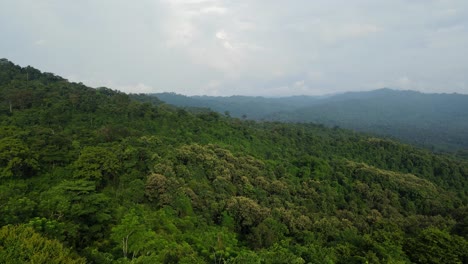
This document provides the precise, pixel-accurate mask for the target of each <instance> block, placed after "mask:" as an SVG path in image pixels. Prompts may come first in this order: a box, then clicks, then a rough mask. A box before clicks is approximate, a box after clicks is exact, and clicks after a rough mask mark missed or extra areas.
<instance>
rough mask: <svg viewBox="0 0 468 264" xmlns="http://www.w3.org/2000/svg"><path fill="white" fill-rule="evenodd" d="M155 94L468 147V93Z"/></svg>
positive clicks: (235, 112) (256, 115)
mask: <svg viewBox="0 0 468 264" xmlns="http://www.w3.org/2000/svg"><path fill="white" fill-rule="evenodd" d="M155 96H157V97H158V98H160V99H161V100H163V101H165V102H167V103H169V104H174V105H177V106H190V107H207V108H211V109H212V110H215V111H218V112H220V113H224V112H225V111H228V112H230V113H231V115H232V116H234V117H242V116H243V115H245V116H247V118H251V119H256V120H274V121H284V122H314V123H320V124H325V125H327V126H340V127H344V128H349V129H354V130H358V131H363V132H369V133H375V134H378V135H385V136H390V137H394V138H397V139H400V140H403V141H405V142H409V143H414V144H418V145H420V146H425V147H430V148H435V149H437V150H442V151H458V150H467V149H468V95H462V94H425V93H420V92H416V91H400V90H392V89H388V88H384V89H379V90H374V91H366V92H348V93H343V94H337V95H332V96H326V97H310V96H295V97H284V98H265V97H245V96H232V97H210V96H194V97H187V96H182V95H177V94H167V93H166V94H155Z"/></svg>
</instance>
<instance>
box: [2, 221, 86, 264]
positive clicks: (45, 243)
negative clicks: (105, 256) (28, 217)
mask: <svg viewBox="0 0 468 264" xmlns="http://www.w3.org/2000/svg"><path fill="white" fill-rule="evenodd" d="M0 263H37V264H41V263H44V264H46V263H47V264H63V263H70V264H84V263H86V261H85V259H84V258H81V257H78V256H77V255H76V254H75V253H73V252H72V251H71V250H70V249H68V248H66V247H64V246H63V245H62V244H61V243H60V242H58V241H57V240H52V239H47V238H45V237H43V236H42V235H40V234H39V233H36V232H35V231H34V229H32V228H31V227H28V226H25V225H19V226H12V225H8V226H4V227H2V228H1V229H0Z"/></svg>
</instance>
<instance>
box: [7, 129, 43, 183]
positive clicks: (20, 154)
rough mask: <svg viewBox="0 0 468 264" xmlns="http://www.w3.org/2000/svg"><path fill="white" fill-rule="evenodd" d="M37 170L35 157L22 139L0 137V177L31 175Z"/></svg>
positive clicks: (37, 165) (37, 164)
mask: <svg viewBox="0 0 468 264" xmlns="http://www.w3.org/2000/svg"><path fill="white" fill-rule="evenodd" d="M38 170H39V163H38V162H37V158H36V157H35V155H34V153H33V152H31V151H30V149H29V148H28V146H27V145H26V144H25V143H24V142H23V141H21V140H19V139H16V138H12V137H7V138H3V139H0V178H2V177H18V178H24V177H31V176H33V175H34V174H35V172H37V171H38Z"/></svg>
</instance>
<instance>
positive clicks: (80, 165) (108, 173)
mask: <svg viewBox="0 0 468 264" xmlns="http://www.w3.org/2000/svg"><path fill="white" fill-rule="evenodd" d="M119 164H120V162H119V160H118V158H117V155H116V154H115V153H114V152H113V151H112V150H110V149H108V148H104V147H85V148H84V149H83V150H82V151H81V154H80V156H79V157H78V159H77V160H76V161H75V163H74V164H73V165H74V168H75V169H76V171H75V174H74V176H75V178H78V179H83V180H89V181H94V182H96V183H97V186H102V185H103V184H105V183H107V182H109V181H112V180H113V181H115V180H117V175H118V172H119V169H120V165H119Z"/></svg>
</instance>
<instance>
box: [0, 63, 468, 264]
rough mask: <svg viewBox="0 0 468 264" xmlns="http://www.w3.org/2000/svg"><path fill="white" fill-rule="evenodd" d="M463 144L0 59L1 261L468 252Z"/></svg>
mask: <svg viewBox="0 0 468 264" xmlns="http://www.w3.org/2000/svg"><path fill="white" fill-rule="evenodd" d="M467 177H468V159H466V158H464V157H463V156H460V155H452V154H450V153H446V154H440V153H439V154H436V153H433V152H431V151H430V150H428V149H424V148H420V147H415V146H411V145H407V144H403V143H400V142H398V141H394V140H390V139H386V138H380V137H376V136H373V135H368V134H363V133H358V132H354V131H351V130H345V129H341V128H339V127H334V128H330V127H327V126H324V125H320V124H314V123H302V124H295V123H281V122H273V121H272V122H267V121H251V120H244V119H242V118H234V117H231V116H230V115H229V114H227V113H226V114H220V113H217V112H212V111H210V110H206V109H197V110H187V109H182V108H178V107H175V106H171V105H169V104H166V103H164V102H163V101H161V100H159V99H158V98H157V97H154V96H148V95H145V94H125V93H123V92H119V91H116V90H112V89H109V88H105V87H101V88H90V87H87V86H85V85H84V84H82V83H74V82H69V81H67V80H66V79H64V78H62V77H60V76H57V75H55V74H52V73H45V72H41V71H39V70H37V69H35V68H33V67H30V66H28V67H20V66H18V65H15V64H14V63H13V62H10V61H8V60H7V59H1V60H0V263H215V264H220V263H291V264H302V263H347V264H349V263H468V240H467V239H468V207H467V201H468V178H467Z"/></svg>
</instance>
